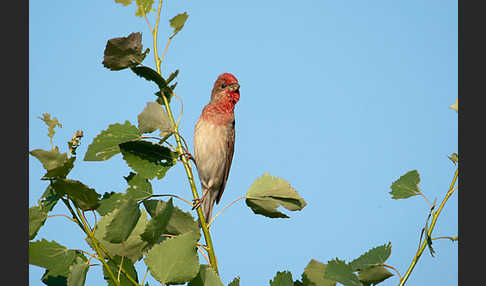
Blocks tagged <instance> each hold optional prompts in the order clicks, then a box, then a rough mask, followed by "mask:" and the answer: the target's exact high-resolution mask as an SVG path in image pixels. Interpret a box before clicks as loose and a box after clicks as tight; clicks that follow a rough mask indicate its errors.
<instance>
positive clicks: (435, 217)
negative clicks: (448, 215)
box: [398, 169, 459, 286]
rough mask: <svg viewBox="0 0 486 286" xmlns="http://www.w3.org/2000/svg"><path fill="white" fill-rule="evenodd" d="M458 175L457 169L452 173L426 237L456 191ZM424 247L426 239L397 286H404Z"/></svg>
mask: <svg viewBox="0 0 486 286" xmlns="http://www.w3.org/2000/svg"><path fill="white" fill-rule="evenodd" d="M458 174H459V169H456V172H455V173H454V178H453V179H452V182H451V186H450V187H449V190H448V191H447V193H446V195H445V197H444V199H443V200H442V203H441V204H440V206H439V208H438V209H437V211H435V212H434V213H433V218H432V222H431V223H430V228H429V229H428V231H427V234H426V235H427V236H426V237H431V234H432V231H433V230H434V226H435V223H436V222H437V219H438V218H439V214H440V212H441V211H442V208H444V205H445V203H446V202H447V200H448V199H449V197H450V196H451V195H452V194H453V193H454V191H455V190H456V189H457V186H456V187H454V185H455V184H456V180H457V175H458ZM426 246H427V239H425V240H424V242H423V243H422V246H421V247H420V249H419V250H418V251H417V253H416V254H415V256H414V258H413V259H412V263H411V264H410V266H409V267H408V270H407V272H406V273H405V275H404V276H403V278H402V279H401V280H400V284H398V286H403V285H405V282H407V279H408V277H410V274H411V273H412V271H413V269H414V268H415V265H416V264H417V262H418V260H419V259H420V256H421V255H422V253H423V252H424V249H425V247H426Z"/></svg>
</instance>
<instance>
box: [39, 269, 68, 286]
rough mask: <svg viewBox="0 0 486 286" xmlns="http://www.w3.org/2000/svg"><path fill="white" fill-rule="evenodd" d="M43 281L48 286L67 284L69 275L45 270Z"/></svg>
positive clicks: (64, 285)
mask: <svg viewBox="0 0 486 286" xmlns="http://www.w3.org/2000/svg"><path fill="white" fill-rule="evenodd" d="M41 281H42V283H44V284H46V285H48V286H67V277H66V276H62V275H57V276H53V275H51V273H50V271H49V270H46V271H45V272H44V275H42V278H41Z"/></svg>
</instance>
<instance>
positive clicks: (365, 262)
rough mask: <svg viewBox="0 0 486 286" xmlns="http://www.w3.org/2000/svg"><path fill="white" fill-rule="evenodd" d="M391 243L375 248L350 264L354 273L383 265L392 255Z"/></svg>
mask: <svg viewBox="0 0 486 286" xmlns="http://www.w3.org/2000/svg"><path fill="white" fill-rule="evenodd" d="M391 247H392V245H391V242H389V243H388V244H384V245H382V246H378V247H374V248H372V249H370V250H368V251H367V252H366V253H364V254H363V255H361V256H360V257H358V258H356V259H355V260H353V261H351V262H350V263H349V266H351V268H352V270H353V272H354V271H358V270H363V269H366V268H370V267H373V266H377V265H381V264H383V263H385V261H386V260H387V259H388V257H390V255H391Z"/></svg>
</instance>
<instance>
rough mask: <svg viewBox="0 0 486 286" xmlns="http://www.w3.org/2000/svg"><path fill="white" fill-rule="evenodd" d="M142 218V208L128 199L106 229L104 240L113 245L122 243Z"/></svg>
mask: <svg viewBox="0 0 486 286" xmlns="http://www.w3.org/2000/svg"><path fill="white" fill-rule="evenodd" d="M139 218H140V208H139V207H138V203H137V202H136V201H135V200H133V199H130V198H129V199H127V200H125V201H124V202H122V203H121V205H120V207H118V209H117V210H116V211H115V216H114V218H113V220H112V221H111V222H110V224H108V226H107V228H106V235H105V237H104V239H105V240H106V241H109V242H111V243H122V242H124V241H125V240H126V239H127V238H128V236H130V234H131V233H132V231H133V229H134V228H135V226H136V225H137V222H138V219H139Z"/></svg>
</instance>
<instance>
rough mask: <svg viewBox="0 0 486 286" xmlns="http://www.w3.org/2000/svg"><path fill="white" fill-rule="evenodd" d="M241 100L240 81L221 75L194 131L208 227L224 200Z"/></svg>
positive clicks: (200, 202)
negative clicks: (216, 209) (237, 104)
mask: <svg viewBox="0 0 486 286" xmlns="http://www.w3.org/2000/svg"><path fill="white" fill-rule="evenodd" d="M239 100H240V84H239V83H238V80H237V79H236V77H235V76H234V75H232V74H230V73H223V74H220V75H219V76H218V78H217V79H216V81H215V82H214V86H213V89H212V91H211V99H210V101H209V103H208V104H207V105H206V106H205V107H204V108H203V110H202V113H201V116H200V117H199V119H198V120H197V122H196V126H195V128H194V137H193V139H194V160H195V163H196V164H195V165H196V168H197V172H198V175H199V180H200V182H201V188H202V197H201V199H200V200H199V201H198V202H197V203H196V205H197V206H199V205H200V206H201V210H202V213H203V215H204V219H205V221H206V223H209V222H210V221H209V220H210V219H211V215H212V212H213V207H214V203H219V201H220V200H221V196H222V195H223V192H224V188H225V186H226V182H227V180H228V175H229V172H230V168H231V162H232V161H233V153H234V146H235V115H234V110H235V105H236V103H237V102H238V101H239ZM199 225H201V224H199Z"/></svg>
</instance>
